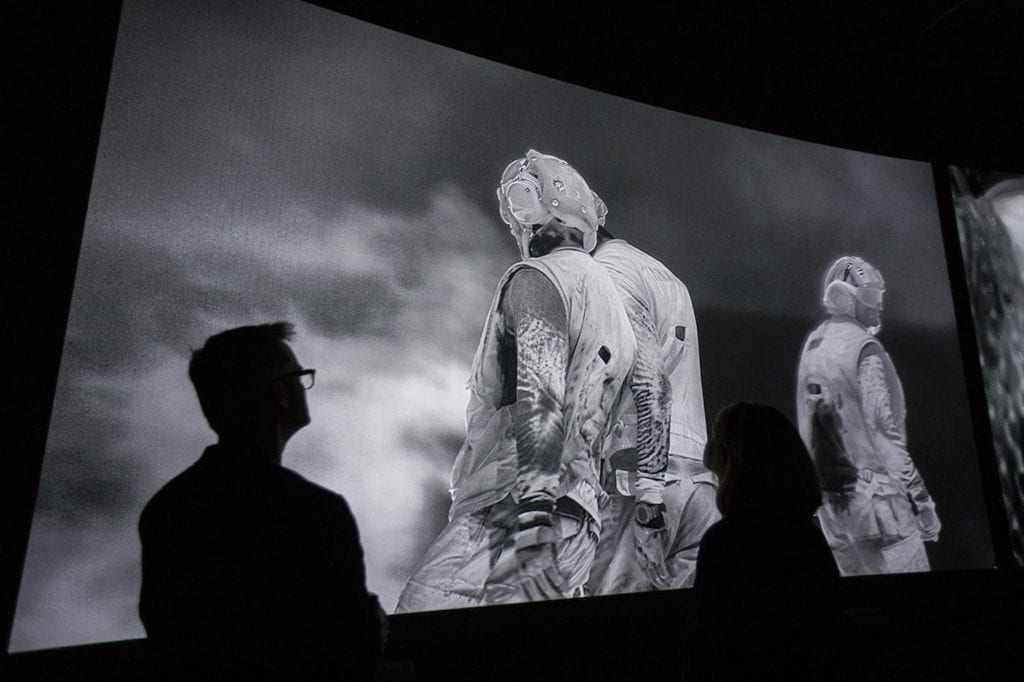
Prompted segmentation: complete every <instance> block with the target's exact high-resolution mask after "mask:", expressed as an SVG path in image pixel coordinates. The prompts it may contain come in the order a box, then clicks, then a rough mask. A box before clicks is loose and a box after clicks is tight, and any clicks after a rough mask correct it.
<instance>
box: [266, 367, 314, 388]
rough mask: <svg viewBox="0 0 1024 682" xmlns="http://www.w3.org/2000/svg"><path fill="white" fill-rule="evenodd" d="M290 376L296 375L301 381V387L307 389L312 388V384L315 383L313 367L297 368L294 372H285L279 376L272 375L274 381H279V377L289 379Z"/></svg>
mask: <svg viewBox="0 0 1024 682" xmlns="http://www.w3.org/2000/svg"><path fill="white" fill-rule="evenodd" d="M291 377H298V378H299V381H301V382H302V387H303V388H304V389H306V390H307V391H308V390H309V389H311V388H313V385H314V384H316V370H315V369H297V370H295V371H294V372H285V373H284V374H282V375H281V376H279V377H274V381H280V380H281V379H289V378H291Z"/></svg>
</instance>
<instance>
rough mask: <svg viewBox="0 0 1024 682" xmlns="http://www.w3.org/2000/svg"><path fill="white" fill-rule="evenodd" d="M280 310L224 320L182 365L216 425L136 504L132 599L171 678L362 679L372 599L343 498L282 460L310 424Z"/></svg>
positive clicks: (376, 641)
mask: <svg viewBox="0 0 1024 682" xmlns="http://www.w3.org/2000/svg"><path fill="white" fill-rule="evenodd" d="M292 334H293V330H292V326H291V325H290V324H288V323H285V322H278V323H275V324H265V325H257V326H250V327H239V328H237V329H230V330H228V331H225V332H223V333H221V334H217V335H216V336H212V337H210V338H209V339H208V340H207V341H206V344H205V346H204V347H203V348H201V349H200V350H197V351H195V352H194V353H193V354H192V360H191V363H190V364H189V377H190V378H191V380H192V383H193V385H194V386H195V388H196V393H197V394H198V396H199V403H200V405H201V407H202V410H203V414H204V415H205V416H206V419H207V421H209V423H210V426H211V427H212V428H213V430H214V431H215V432H216V433H217V436H218V442H217V444H216V445H211V446H210V447H208V448H207V449H206V451H205V452H204V453H203V455H202V457H200V458H199V460H198V461H197V462H196V463H195V464H193V465H192V466H190V467H189V468H188V469H186V470H185V471H184V472H182V473H181V474H179V475H178V476H177V477H175V478H174V479H173V480H172V481H170V482H169V483H168V484H167V485H165V486H164V487H163V488H162V489H161V490H160V491H159V492H157V494H156V495H154V496H153V499H151V500H150V501H149V503H148V504H147V505H146V508H145V509H144V510H143V512H142V517H141V519H140V521H139V535H140V537H141V540H142V592H141V596H140V599H139V612H140V615H141V617H142V622H143V624H144V625H145V627H146V632H147V634H148V635H149V639H150V642H151V645H152V646H153V648H154V652H155V653H156V654H157V660H158V661H159V664H160V667H161V670H162V671H163V672H165V673H169V674H170V676H171V677H172V678H181V679H197V678H198V679H235V678H238V679H251V678H254V677H259V678H260V679H274V678H276V679H286V678H287V679H328V678H331V679H338V678H339V677H343V678H344V679H362V678H368V677H369V676H370V675H371V674H372V671H373V665H374V661H375V658H376V654H377V652H378V651H379V649H380V643H381V637H382V632H383V623H384V619H383V612H381V610H380V606H379V605H378V604H377V600H376V597H375V596H373V595H370V594H368V593H367V591H366V580H365V573H364V568H363V554H362V548H361V547H360V544H359V534H358V531H357V529H356V523H355V519H354V518H353V517H352V513H351V512H350V511H349V508H348V505H347V504H346V502H345V500H344V498H342V497H341V496H340V495H338V494H336V493H333V492H331V491H329V490H326V489H324V488H321V487H320V486H318V485H315V484H313V483H311V482H309V481H307V480H306V479H304V478H302V477H301V476H299V475H298V474H296V473H295V472H293V471H291V470H289V469H286V468H285V467H283V466H282V465H281V456H282V453H283V451H284V447H285V444H286V443H287V442H288V439H289V438H291V437H292V436H293V435H294V434H295V433H296V432H297V431H298V430H299V429H301V428H302V427H304V426H306V425H307V424H309V421H310V418H309V411H308V409H307V405H306V390H307V389H308V388H311V387H312V386H313V380H314V376H315V373H314V370H312V369H303V368H302V367H301V366H300V365H299V363H298V361H297V360H296V358H295V355H294V353H293V352H292V351H291V349H290V348H289V346H288V344H287V343H286V341H287V340H288V339H290V338H291V337H292Z"/></svg>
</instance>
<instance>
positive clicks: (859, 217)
mask: <svg viewBox="0 0 1024 682" xmlns="http://www.w3.org/2000/svg"><path fill="white" fill-rule="evenodd" d="M530 149H533V150H538V151H539V152H543V153H545V154H551V155H554V156H556V157H558V158H559V159H562V160H565V161H566V162H567V163H569V164H571V165H572V167H573V168H575V169H576V170H577V171H578V172H579V174H580V175H581V176H582V177H583V178H585V180H586V183H587V185H588V186H589V187H590V188H591V189H592V190H594V191H595V192H596V193H597V194H598V195H599V196H600V198H601V200H602V201H603V204H604V205H605V206H606V207H607V218H606V222H605V225H606V227H607V229H608V230H609V231H610V232H611V233H612V234H614V236H615V237H617V238H620V239H622V240H625V241H626V242H628V243H629V244H631V245H633V246H635V247H637V248H638V249H641V250H642V251H643V252H645V253H647V254H649V255H650V256H651V257H653V258H654V259H657V261H659V262H660V263H662V264H664V266H666V267H667V268H668V269H669V270H670V271H671V272H672V273H674V275H675V276H676V277H678V278H679V279H680V280H681V281H682V282H683V283H685V285H686V288H687V289H688V291H689V295H690V296H691V297H692V304H693V311H694V314H695V319H696V324H695V326H696V332H697V333H698V334H699V340H700V363H699V364H700V374H701V382H702V391H703V403H704V414H705V417H706V418H707V421H708V422H710V420H711V419H713V418H714V415H715V414H716V413H717V411H718V410H719V409H721V408H722V407H724V406H725V405H727V404H729V403H732V402H735V401H737V400H749V401H756V402H763V403H768V404H771V405H774V406H776V407H778V408H779V409H781V410H783V411H784V412H785V413H786V414H787V415H788V416H789V417H790V418H791V419H794V421H795V418H796V415H795V412H794V399H793V396H794V393H795V377H796V369H797V359H798V356H799V352H800V348H801V344H802V342H803V340H804V337H805V335H806V334H807V332H808V330H810V329H812V328H813V327H814V326H815V325H816V324H817V323H818V322H820V321H821V319H822V317H823V315H824V310H823V308H822V305H821V275H822V272H823V271H824V269H825V268H826V267H827V266H828V264H829V263H831V262H832V261H833V260H834V259H835V258H836V257H837V256H839V255H842V254H856V255H858V256H861V257H863V258H864V259H866V260H867V261H869V262H870V263H872V264H873V265H874V266H876V267H877V268H878V269H879V270H880V271H881V272H882V273H884V276H885V283H886V293H885V296H886V299H885V323H884V330H883V331H882V332H881V335H880V337H879V338H881V339H883V342H884V344H885V349H886V351H887V352H888V353H889V354H890V355H891V357H892V360H893V362H894V363H895V365H896V366H897V367H898V369H899V376H900V380H901V382H902V385H903V389H904V394H905V396H906V413H907V421H906V428H907V447H908V449H909V452H910V453H911V454H912V456H913V459H914V463H915V465H916V466H917V468H918V470H919V471H920V472H921V474H922V476H923V477H924V480H926V481H927V484H928V489H929V492H930V493H931V495H932V497H933V499H934V501H935V504H936V509H937V510H938V514H939V515H940V517H941V519H942V524H943V525H942V530H941V533H940V537H939V539H938V541H937V542H935V543H930V544H929V545H928V547H927V552H928V558H929V561H930V565H931V568H932V570H949V569H970V568H982V567H991V566H992V564H993V560H992V550H991V547H990V541H989V534H988V528H987V520H986V515H985V513H984V506H983V503H982V493H981V487H980V482H979V477H978V470H977V464H976V456H975V451H974V439H973V435H972V431H971V425H970V411H969V410H968V405H967V397H966V391H965V387H964V379H963V376H962V371H961V367H962V365H961V358H960V347H959V343H958V340H957V334H956V325H955V321H954V315H953V307H952V301H951V297H950V291H949V284H948V277H947V273H946V268H945V262H946V261H945V255H944V252H943V246H942V239H941V234H940V230H939V219H938V214H937V209H936V204H935V196H934V189H933V179H932V176H931V171H930V168H929V167H928V166H927V165H926V164H922V163H916V162H908V161H903V160H898V159H891V158H884V157H878V156H872V155H868V154H863V153H858V152H851V151H847V150H841V149H836V148H830V147H825V146H821V145H815V144H810V143H805V142H800V141H795V140H790V139H785V138H781V137H777V136H772V135H767V134H763V133H758V132H754V131H750V130H744V129H741V128H736V127H732V126H727V125H723V124H719V123H715V122H710V121H706V120H701V119H697V118H693V117H689V116H685V115H682V114H679V113H676V112H671V111H666V110H661V109H657V108H654V107H650V106H646V105H642V104H639V103H636V102H631V101H629V100H625V99H621V98H616V97H612V96H609V95H605V94H601V93H598V92H595V91H591V90H587V89H584V88H580V87H576V86H573V85H570V84H566V83H563V82H558V81H555V80H552V79H548V78H544V77H540V76H537V75H533V74H530V73H526V72H523V71H519V70H515V69H511V68H508V67H505V66H502V65H499V64H495V63H492V62H489V61H486V60H481V59H478V58H474V57H471V56H468V55H465V54H462V53H459V52H456V51H452V50H448V49H444V48H440V47H438V46H435V45H431V44H429V43H426V42H423V41H419V40H415V39H411V38H408V37H406V36H402V35H400V34H397V33H394V32H390V31H387V30H383V29H380V28H377V27H374V26H371V25H369V24H366V23H362V22H359V21H355V20H351V19H348V18H346V17H344V16H341V15H338V14H335V13H332V12H329V11H326V10H323V9H320V8H317V7H312V6H309V5H306V4H303V3H299V2H283V1H282V2H279V1H272V0H263V1H259V2H246V3H242V2H236V3H232V2H227V3H201V2H196V3H181V4H179V3H175V4H174V5H173V6H170V5H167V4H166V3H159V2H155V1H154V2H134V1H126V2H125V3H124V7H123V11H122V17H121V21H120V24H119V35H118V40H117V47H116V52H115V55H114V61H113V67H112V70H111V77H110V84H109V90H108V100H107V103H106V108H105V112H104V121H103V128H102V131H101V139H100V144H99V149H98V153H97V158H96V165H95V171H94V178H93V186H92V189H91V195H90V204H89V208H88V213H87V217H86V221H85V227H84V233H83V236H82V246H81V252H80V256H79V261H78V268H77V272H76V281H75V286H74V293H73V298H72V303H71V308H70V311H69V316H68V326H67V333H66V338H65V346H64V350H63V355H62V358H61V366H60V373H59V377H58V384H57V390H56V398H55V403H54V406H53V411H52V418H51V423H50V427H49V433H48V438H47V444H46V451H45V455H44V459H43V471H42V476H41V480H40V487H39V496H38V502H37V508H36V510H35V516H34V520H33V526H32V531H31V537H30V540H29V548H28V552H27V556H26V559H25V568H24V577H23V580H22V585H21V589H20V593H19V598H18V606H17V612H16V616H15V622H14V628H13V636H12V644H11V648H12V650H15V651H21V650H29V649H40V648H48V647H57V646H65V645H74V644H83V643H87V642H97V641H108V640H115V639H125V638H131V637H139V636H142V635H143V634H144V632H143V629H142V626H141V623H140V621H139V619H138V612H137V602H138V595H139V580H140V557H139V551H140V548H139V541H138V535H137V528H136V524H137V522H138V516H139V513H140V512H141V510H142V508H143V505H144V504H145V503H146V501H147V500H148V499H149V498H150V497H151V496H152V495H153V494H154V493H155V492H156V491H157V490H158V489H159V488H160V487H161V486H162V485H163V484H164V483H166V482H167V481H168V480H170V479H171V478H172V477H173V476H175V475H176V474H177V473H179V472H180V471H182V470H183V469H185V468H186V467H187V466H189V465H190V464H191V463H192V462H194V461H195V460H196V459H197V458H198V457H199V456H200V454H201V453H202V451H203V449H204V447H205V446H207V445H209V444H210V443H212V442H213V441H214V437H215V436H214V434H213V432H212V431H211V430H210V429H209V427H208V426H207V425H206V423H205V421H204V419H203V416H202V413H201V411H200V409H199V405H198V402H197V400H196V398H195V394H194V391H193V388H192V386H191V385H190V383H189V381H188V377H187V365H188V359H189V356H190V353H191V351H192V349H194V348H197V347H199V346H200V345H202V343H203V342H204V340H205V339H206V338H208V337H209V336H211V335H213V334H215V333H217V332H220V331H223V330H225V329H228V328H231V327H236V326H240V325H247V324H257V323H263V322H273V321H276V320H290V321H292V322H293V323H295V326H296V332H297V334H296V338H295V342H294V344H293V348H294V350H295V353H296V355H297V356H298V357H300V358H302V362H303V364H304V365H305V366H307V367H313V368H316V370H317V375H316V376H317V382H316V386H315V388H313V389H312V390H311V391H310V392H309V394H308V399H309V409H310V415H311V419H312V422H311V424H310V425H309V426H308V427H306V428H305V429H303V430H302V431H301V432H299V433H298V434H297V435H296V436H295V437H294V438H293V439H292V440H291V441H290V442H289V444H288V448H287V450H286V451H285V455H284V464H285V465H286V466H289V467H291V468H293V469H295V470H296V471H298V472H299V473H301V474H302V475H303V476H306V477H307V478H309V479H310V480H312V481H314V482H316V483H319V484H321V485H323V486H325V487H327V488H330V489H332V490H336V491H338V492H340V493H342V494H343V495H344V496H345V498H346V499H347V500H348V502H349V504H350V506H351V509H352V512H353V514H354V515H355V517H356V519H357V521H358V524H359V530H360V536H361V541H362V545H363V549H364V553H365V562H366V569H367V584H368V588H369V589H370V590H371V591H373V592H375V593H377V594H378V595H380V601H381V603H382V604H383V605H384V607H385V608H386V609H387V610H388V611H389V612H390V611H393V610H394V609H395V606H396V604H397V602H398V598H399V594H400V593H401V590H402V589H403V587H404V586H405V584H406V581H407V580H408V578H409V577H410V575H412V573H413V571H414V570H415V568H416V566H417V565H418V564H419V563H420V560H421V559H422V558H423V556H424V553H425V552H426V551H427V548H428V547H429V546H430V545H431V543H432V542H433V541H434V539H435V538H436V537H437V536H438V534H439V533H441V531H442V530H443V529H444V528H445V526H446V524H447V523H448V514H449V510H450V507H451V503H452V498H451V495H450V492H449V487H450V484H451V480H450V477H451V473H452V469H453V464H454V460H455V458H456V455H457V454H458V452H459V450H460V447H461V446H462V444H463V442H464V440H465V438H466V409H467V405H468V403H469V392H468V391H467V380H468V379H469V377H470V372H471V367H472V363H473V357H474V352H475V350H476V348H477V345H478V343H479V341H480V338H481V330H482V329H483V327H484V324H485V321H486V320H487V317H488V308H489V305H490V302H491V298H492V294H493V293H494V290H495V286H496V285H497V283H498V281H499V279H500V278H501V276H502V274H503V273H504V272H505V271H506V270H507V269H508V268H509V267H510V266H512V265H513V264H514V263H516V262H517V261H518V260H519V258H520V256H519V250H518V248H517V244H516V241H515V240H514V239H513V237H512V235H510V232H509V227H508V225H506V224H505V223H504V222H503V220H502V218H501V215H500V214H499V206H498V202H497V199H496V189H497V188H498V185H499V183H500V181H501V179H502V172H503V170H504V169H505V168H506V167H507V166H508V164H509V163H511V162H512V161H514V160H516V159H519V158H522V157H523V156H524V154H526V152H527V151H528V150H530ZM453 606H455V605H453Z"/></svg>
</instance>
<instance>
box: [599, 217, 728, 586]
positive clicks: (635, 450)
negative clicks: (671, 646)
mask: <svg viewBox="0 0 1024 682" xmlns="http://www.w3.org/2000/svg"><path fill="white" fill-rule="evenodd" d="M594 259H595V260H596V261H597V262H599V263H601V264H602V265H603V266H604V267H605V269H607V270H608V273H609V274H610V275H611V278H612V281H613V282H615V285H616V287H618V289H619V293H620V294H621V296H622V299H623V303H624V305H625V307H626V313H627V315H629V318H630V323H631V324H632V325H633V332H634V335H635V336H636V339H637V361H636V364H635V367H634V370H633V376H632V380H631V386H632V389H633V390H632V398H633V399H632V400H626V401H624V404H623V405H622V411H621V413H620V414H618V415H616V419H615V424H614V426H613V428H612V433H611V435H610V436H609V438H608V441H607V442H606V444H605V457H604V459H603V460H602V482H603V484H604V487H605V491H606V492H608V493H609V494H610V498H609V501H608V504H607V505H606V506H605V507H604V508H603V509H602V519H601V521H602V531H601V542H600V544H599V545H598V549H597V558H596V559H595V560H594V568H593V570H592V572H591V577H590V581H589V582H588V584H587V588H588V591H589V592H590V593H592V594H611V593H616V592H636V591H643V590H651V589H667V588H679V587H690V586H691V585H693V578H694V569H695V567H696V562H697V552H698V549H699V547H700V541H701V539H702V538H703V537H704V531H705V530H707V528H708V527H709V526H711V525H712V524H713V523H715V522H716V521H717V520H718V519H719V518H721V514H720V513H719V511H718V507H717V505H716V503H715V494H716V480H715V476H714V474H712V473H711V472H710V471H708V469H707V468H706V467H705V466H704V463H703V461H702V459H703V455H704V445H705V443H706V441H707V426H706V422H705V418H704V392H703V389H702V387H701V377H700V351H699V347H698V343H697V321H696V318H695V315H694V311H693V303H692V302H691V300H690V293H689V291H688V290H687V288H686V285H684V284H683V283H682V282H681V281H680V280H679V278H678V277H676V276H675V275H674V274H673V273H672V272H671V271H670V270H669V269H668V268H667V267H665V265H664V264H662V263H661V262H659V261H658V260H657V259H655V258H653V257H651V256H650V255H648V254H646V253H644V252H643V251H641V250H640V249H638V248H636V247H635V246H632V245H631V244H629V243H627V242H626V241H624V240H622V239H616V238H615V237H613V236H612V234H611V233H610V232H608V230H606V229H605V228H604V227H603V226H602V227H601V228H600V230H599V231H598V245H597V249H596V250H595V251H594ZM648 425H649V426H648Z"/></svg>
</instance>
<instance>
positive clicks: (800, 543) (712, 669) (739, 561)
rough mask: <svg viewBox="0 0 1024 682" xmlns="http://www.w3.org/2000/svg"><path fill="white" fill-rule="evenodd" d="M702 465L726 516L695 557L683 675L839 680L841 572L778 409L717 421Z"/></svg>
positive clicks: (745, 409) (799, 452) (797, 444)
mask: <svg viewBox="0 0 1024 682" xmlns="http://www.w3.org/2000/svg"><path fill="white" fill-rule="evenodd" d="M704 464H705V465H706V466H707V467H708V468H709V469H711V471H713V472H715V474H717V475H718V477H719V488H718V496H717V503H718V508H719V510H720V511H721V512H722V516H723V518H722V520H720V521H719V522H718V523H716V524H714V525H713V526H711V528H709V529H708V531H707V533H705V535H704V539H703V541H702V542H701V547H700V554H699V556H698V559H697V575H696V580H695V584H694V592H695V593H694V597H695V604H694V613H693V617H692V619H691V622H690V628H689V633H688V640H689V646H688V655H687V679H688V680H692V679H697V680H707V679H716V680H732V679H745V678H753V677H754V676H763V675H765V674H770V675H772V676H773V677H774V678H776V679H784V680H800V679H835V678H836V677H837V676H839V675H838V672H839V671H838V670H837V668H836V663H837V659H836V656H835V651H836V649H835V643H836V641H837V639H836V633H837V624H838V622H839V617H840V613H841V612H842V607H841V605H840V603H839V602H840V598H839V591H838V584H839V571H838V569H837V568H836V564H835V561H834V560H833V558H832V553H831V551H829V548H828V545H827V543H826V542H825V538H824V536H823V535H822V533H821V530H820V528H819V527H818V525H817V523H816V522H815V519H814V518H813V514H814V512H815V510H816V509H817V508H818V506H819V505H820V504H821V486H820V484H819V482H818V476H817V473H816V472H815V469H814V465H813V463H812V462H811V458H810V455H809V454H808V452H807V449H806V447H805V446H804V444H803V442H802V441H801V440H800V435H799V434H798V433H797V431H796V429H795V428H794V427H793V425H792V423H791V422H790V421H789V420H788V419H787V418H786V417H785V416H784V415H783V414H782V413H781V412H779V411H778V410H776V409H775V408H773V407H769V406H767V405H758V404H751V403H737V404H735V405H731V406H729V407H726V408H725V409H723V410H722V411H721V412H720V413H719V415H718V418H717V419H716V420H715V425H714V427H713V428H712V433H711V437H710V439H709V441H708V445H707V448H706V449H705V451H704Z"/></svg>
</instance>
